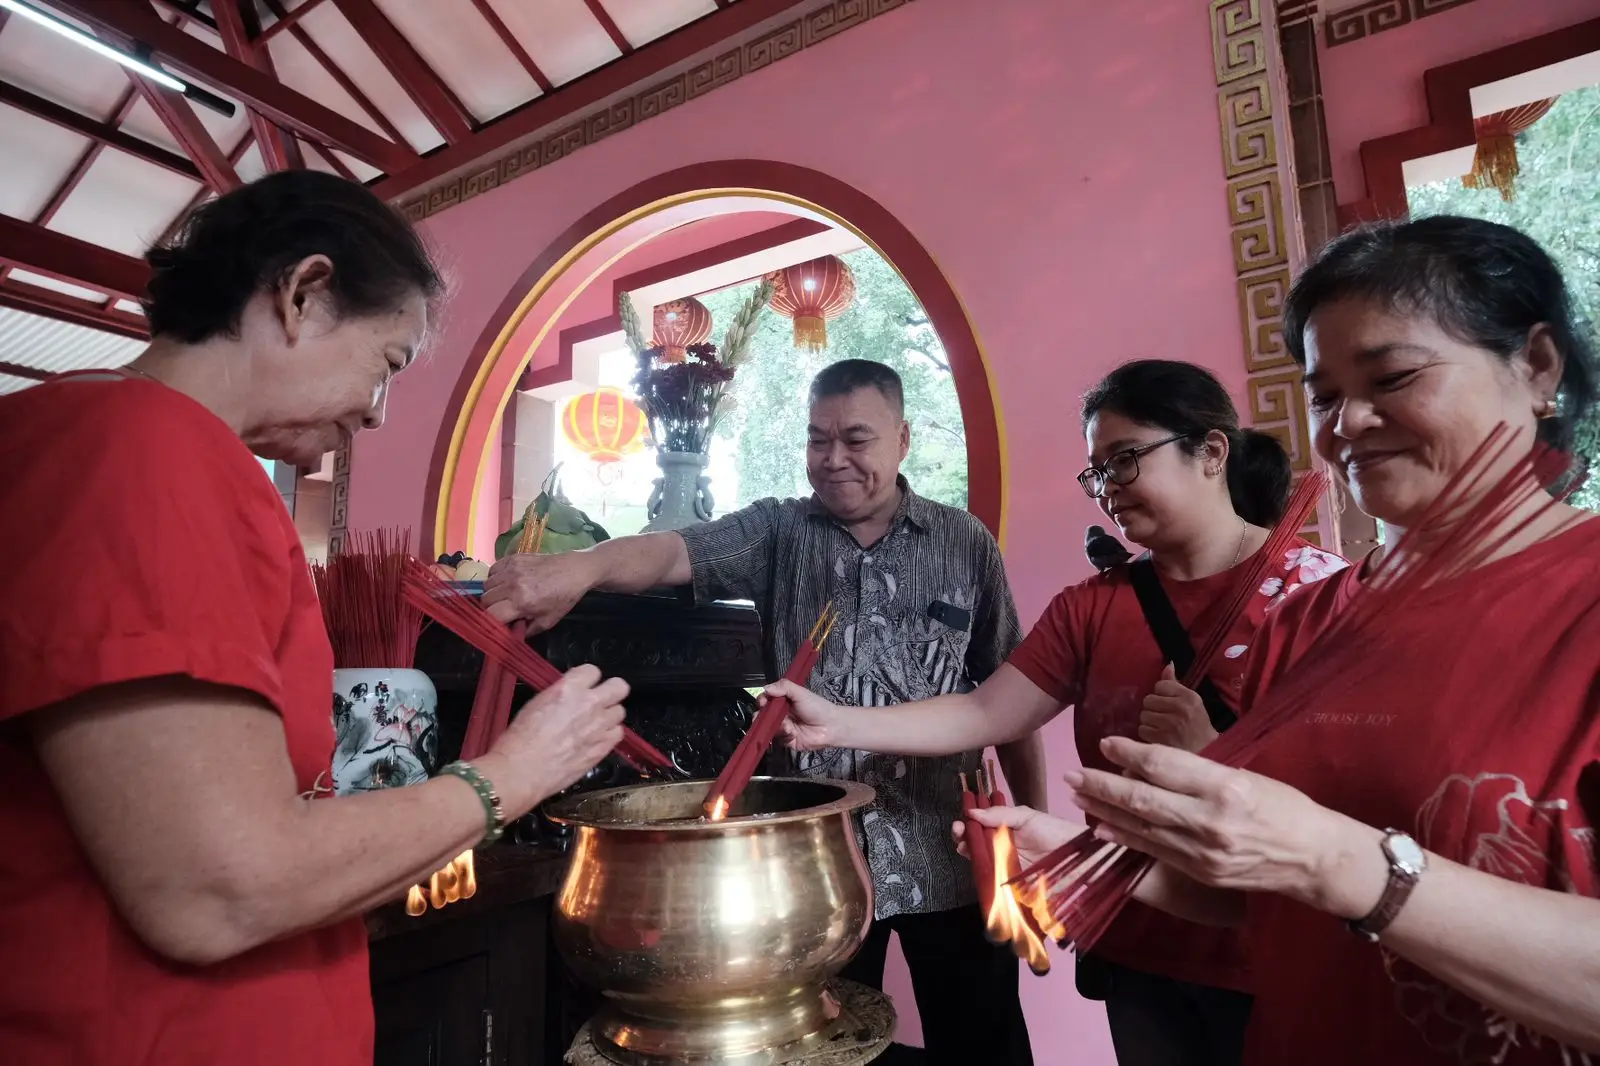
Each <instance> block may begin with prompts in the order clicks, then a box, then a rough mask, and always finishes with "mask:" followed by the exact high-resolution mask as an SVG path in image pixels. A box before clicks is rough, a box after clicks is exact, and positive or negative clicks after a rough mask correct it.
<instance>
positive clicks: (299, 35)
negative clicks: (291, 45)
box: [262, 0, 407, 147]
mask: <svg viewBox="0 0 1600 1066" xmlns="http://www.w3.org/2000/svg"><path fill="white" fill-rule="evenodd" d="M320 2H322V0H311V2H310V3H305V4H301V5H300V6H299V7H297V8H295V9H294V10H293V11H285V10H284V8H283V4H281V3H279V0H266V5H267V10H268V11H270V12H272V13H273V15H275V16H276V17H277V18H278V20H279V21H277V22H274V23H273V24H272V27H271V28H272V29H276V28H278V27H279V26H282V25H287V26H288V29H289V36H291V37H293V38H294V39H295V41H296V43H298V44H299V45H300V47H301V48H304V49H305V50H306V54H307V55H309V56H310V57H311V58H312V59H314V60H316V61H317V62H318V63H319V64H321V66H322V69H323V70H325V71H327V72H328V77H330V78H332V79H333V80H334V81H336V82H338V83H339V88H341V89H343V90H344V91H345V92H346V93H349V94H350V99H352V100H354V101H355V102H356V106H357V107H359V108H361V110H362V111H364V112H366V115H367V117H368V118H370V119H371V120H372V121H373V124H374V125H376V126H377V127H378V128H379V129H380V130H382V131H383V132H384V133H386V134H387V135H388V136H389V137H390V138H391V139H392V140H393V141H394V142H395V143H396V144H406V143H407V141H406V139H405V137H404V136H403V135H402V134H401V133H400V130H399V127H397V126H396V125H395V124H394V123H393V122H390V121H389V117H388V116H387V115H385V114H384V113H383V112H382V111H379V110H378V109H377V107H376V106H374V105H373V103H372V101H371V100H370V99H368V97H367V94H366V93H364V92H362V91H361V86H359V85H357V84H356V83H355V82H354V81H351V80H350V75H348V74H346V73H345V72H344V70H343V69H341V68H340V67H339V65H338V64H337V63H335V62H334V61H333V60H331V59H329V58H328V53H326V52H324V51H323V50H322V48H321V46H320V45H318V44H317V42H316V41H314V40H312V39H311V35H310V34H309V33H307V32H306V31H305V27H303V26H299V25H296V23H295V16H297V15H299V14H301V13H303V12H304V11H306V10H307V9H309V8H312V7H315V6H316V5H317V4H318V3H320ZM269 32H270V31H269ZM267 36H268V34H267V33H263V34H262V38H263V39H265V38H266V37H267ZM334 147H338V146H337V145H335V146H334Z"/></svg>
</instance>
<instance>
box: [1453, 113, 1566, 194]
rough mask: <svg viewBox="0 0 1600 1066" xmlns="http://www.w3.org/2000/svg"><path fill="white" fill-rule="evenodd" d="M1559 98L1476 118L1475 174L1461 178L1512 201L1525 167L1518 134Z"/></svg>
mask: <svg viewBox="0 0 1600 1066" xmlns="http://www.w3.org/2000/svg"><path fill="white" fill-rule="evenodd" d="M1555 102H1556V101H1555V98H1554V97H1551V98H1550V99H1549V100H1535V101H1534V102H1533V103H1531V104H1522V105H1520V106H1518V107H1512V108H1507V109H1506V110H1504V111H1496V112H1495V113H1494V114H1492V115H1484V116H1483V117H1482V118H1479V119H1474V120H1473V123H1472V126H1473V135H1474V138H1475V139H1476V140H1477V142H1478V146H1477V150H1476V151H1474V152H1473V153H1472V172H1471V173H1469V174H1467V175H1466V176H1465V177H1463V178H1462V179H1461V184H1463V185H1465V186H1466V187H1467V188H1469V189H1488V188H1493V189H1499V190H1500V199H1502V200H1504V201H1506V202H1507V203H1510V202H1511V198H1512V197H1513V196H1514V195H1515V194H1516V184H1517V175H1518V174H1520V173H1522V164H1521V163H1520V162H1518V160H1517V134H1519V133H1523V132H1526V131H1527V130H1529V129H1531V128H1532V127H1533V124H1534V123H1535V122H1538V121H1539V120H1540V119H1541V118H1544V117H1545V115H1547V114H1549V113H1550V109H1551V108H1552V107H1554V106H1555Z"/></svg>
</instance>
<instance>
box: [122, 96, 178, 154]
mask: <svg viewBox="0 0 1600 1066" xmlns="http://www.w3.org/2000/svg"><path fill="white" fill-rule="evenodd" d="M121 128H122V129H123V130H125V131H126V132H128V133H131V134H133V135H134V136H135V137H138V138H140V139H141V140H146V141H149V142H150V143H151V144H155V145H160V146H161V147H162V148H165V149H166V150H167V151H169V152H176V153H177V154H178V155H181V156H184V157H185V158H188V157H187V155H186V153H185V152H184V150H183V148H182V146H181V145H179V144H178V139H177V138H176V137H174V136H173V135H172V131H171V130H169V129H167V124H166V123H165V122H162V121H161V116H160V115H157V114H156V112H155V109H154V108H153V107H151V106H150V101H148V100H146V99H145V98H144V97H143V96H140V97H139V99H137V100H135V101H134V102H133V107H131V108H129V109H128V117H127V118H125V119H123V120H122V127H121Z"/></svg>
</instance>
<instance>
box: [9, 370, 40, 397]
mask: <svg viewBox="0 0 1600 1066" xmlns="http://www.w3.org/2000/svg"><path fill="white" fill-rule="evenodd" d="M37 384H39V383H38V382H37V381H34V380H32V379H31V378H17V377H12V376H11V375H10V374H0V396H6V395H9V394H10V393H13V392H21V391H22V390H23V389H26V388H30V387H31V386H34V385H37Z"/></svg>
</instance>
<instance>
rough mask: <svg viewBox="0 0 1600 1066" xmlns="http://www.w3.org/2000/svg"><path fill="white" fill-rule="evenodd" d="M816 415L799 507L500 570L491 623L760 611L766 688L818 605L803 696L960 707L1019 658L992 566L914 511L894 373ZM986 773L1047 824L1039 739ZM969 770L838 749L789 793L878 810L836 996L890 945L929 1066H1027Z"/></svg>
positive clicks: (967, 761)
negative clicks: (979, 848)
mask: <svg viewBox="0 0 1600 1066" xmlns="http://www.w3.org/2000/svg"><path fill="white" fill-rule="evenodd" d="M810 400H811V406H810V426H809V428H808V430H807V433H808V441H807V447H806V469H807V474H808V476H809V479H810V482H811V487H812V489H813V495H812V496H811V497H810V498H808V499H792V500H771V499H768V500H760V501H758V502H756V503H754V504H751V505H750V506H749V507H746V508H744V509H743V510H741V511H736V512H734V513H733V514H730V515H728V516H726V517H724V518H720V519H718V520H716V521H714V522H709V523H706V524H704V525H698V526H691V527H689V528H686V529H683V530H679V531H677V532H671V533H650V534H644V535H641V536H634V537H620V538H618V539H615V540H610V541H606V542H604V543H602V544H600V545H598V546H597V547H595V548H593V549H590V550H588V551H583V552H572V553H567V554H562V555H555V556H539V555H513V556H508V557H507V558H505V559H502V560H500V561H499V562H498V563H496V564H495V566H494V569H493V571H492V572H491V573H490V575H489V580H488V583H487V585H486V588H485V593H484V603H485V604H486V605H488V606H489V607H490V609H491V610H492V611H493V613H494V614H496V616H497V617H500V618H502V619H505V620H511V619H514V618H525V619H528V620H529V621H530V622H531V623H532V624H533V625H535V626H536V627H548V626H550V625H553V624H554V623H555V622H556V621H557V620H559V619H560V618H561V617H562V616H563V615H564V614H566V612H567V611H568V610H570V609H571V607H572V606H573V604H575V603H577V601H578V599H579V598H580V597H581V596H582V595H583V594H584V593H586V592H589V591H590V590H593V589H603V590H606V591H611V592H642V591H644V590H646V589H650V588H654V587H657V586H661V585H672V584H689V583H691V582H692V583H693V585H694V591H695V595H696V597H697V598H699V599H704V600H719V599H721V600H731V599H742V600H750V601H752V602H754V603H755V605H756V607H757V609H758V610H759V611H760V613H761V618H762V622H763V638H764V649H763V651H764V656H765V660H766V670H767V674H768V676H769V677H773V678H776V677H778V676H780V675H781V674H782V672H783V670H784V669H785V667H786V666H787V664H788V663H789V661H790V660H791V659H792V658H793V656H794V653H795V650H796V649H797V648H798V647H799V646H800V643H801V641H803V640H804V639H805V637H806V634H807V633H808V632H810V630H811V627H812V625H813V624H814V623H815V621H816V619H817V617H818V615H820V614H821V613H822V609H823V607H824V605H826V604H829V603H831V604H832V605H833V607H834V609H835V610H836V611H837V612H838V614H839V620H838V623H837V624H836V625H835V627H834V630H833V634H832V636H831V637H830V638H829V640H828V642H827V644H826V645H825V647H824V649H823V654H822V658H821V661H820V662H819V663H818V664H817V667H816V669H815V671H814V672H813V673H812V675H811V680H810V686H811V687H812V688H813V689H815V690H816V691H817V692H819V693H821V694H822V695H824V696H826V697H827V698H829V699H830V700H833V701H834V702H837V703H845V704H851V705H855V706H859V707H882V706H887V705H890V704H897V703H909V702H913V701H916V700H921V699H927V698H929V697H931V696H937V695H941V694H944V693H948V692H957V691H968V690H970V689H972V688H973V687H975V686H976V685H977V683H978V682H980V681H982V680H983V679H984V678H986V677H987V676H988V675H989V674H991V673H993V672H994V671H995V669H996V668H998V667H999V665H1000V664H1001V663H1002V662H1004V661H1005V660H1006V657H1007V656H1008V655H1010V653H1011V651H1012V649H1013V648H1015V647H1016V645H1017V644H1018V642H1019V641H1020V639H1021V630H1020V627H1019V625H1018V622H1017V612H1016V608H1015V606H1014V605H1013V603H1012V600H1011V591H1010V587H1009V585H1008V584H1007V582H1006V576H1005V570H1004V567H1003V566H1002V564H1001V560H1000V549H999V546H998V545H997V544H996V543H995V540H994V538H993V537H992V536H991V535H990V534H989V531H988V530H987V529H985V528H984V526H983V524H982V523H980V522H979V521H978V520H977V519H976V518H974V517H973V516H972V515H971V514H970V513H968V512H966V511H963V510H958V509H956V508H953V507H947V506H945V505H943V504H939V503H935V502H933V501H932V500H927V499H924V498H922V497H920V496H918V495H917V494H916V493H915V492H913V491H912V490H911V486H910V485H909V484H907V482H906V479H905V478H904V477H902V476H901V474H900V464H901V463H902V462H903V461H904V460H905V457H906V454H907V452H908V451H909V449H910V444H911V430H910V425H909V423H908V422H907V421H906V418H905V410H904V399H903V392H902V389H901V383H900V378H899V376H898V375H897V374H895V372H894V371H893V370H891V369H890V368H889V367H887V366H884V365H883V364H881V363H874V362H870V361H867V360H860V359H847V360H843V361H841V362H838V363H834V364H833V365H831V366H829V367H828V368H826V369H825V370H823V371H822V372H821V373H820V374H818V375H817V377H816V379H815V380H814V381H813V382H812V386H811V397H810ZM998 754H999V757H1000V762H1001V768H1002V770H1003V771H1004V772H1005V776H1006V779H1007V781H1008V782H1010V783H1011V786H1012V788H1013V790H1014V791H1015V792H1016V800H1017V802H1018V803H1024V804H1027V805H1029V806H1034V807H1043V805H1044V804H1045V782H1044V757H1043V746H1042V742H1041V741H1040V739H1039V738H1038V736H1037V735H1035V736H1032V737H1029V738H1028V739H1026V740H1023V741H1019V742H1017V743H1015V744H1011V745H1007V746H1005V747H1002V748H1000V749H998ZM981 755H982V753H981V752H976V751H974V752H967V753H964V754H962V755H956V756H949V757H943V758H905V757H901V756H896V755H879V754H875V753H872V752H865V751H845V750H837V749H835V750H826V751H817V752H805V753H801V754H798V755H796V756H794V758H795V760H796V762H797V766H796V769H797V770H798V771H799V772H800V773H802V774H808V775H813V776H820V777H829V778H835V779H843V780H851V781H861V782H864V783H865V784H868V785H871V786H872V787H873V788H874V789H876V790H877V802H876V803H875V804H874V805H873V806H872V807H870V808H868V809H867V810H866V811H864V812H863V813H862V814H861V815H860V816H859V828H860V830H861V839H862V842H863V845H864V847H865V850H866V856H867V865H868V867H869V868H870V870H871V872H872V881H873V888H874V893H875V897H876V901H877V908H876V921H875V922H874V924H873V928H872V931H871V933H870V934H869V937H868V941H867V944H866V946H865V947H864V948H863V949H862V951H861V952H860V954H858V955H857V957H856V958H855V960H854V961H853V962H852V963H851V965H850V968H849V969H848V970H846V971H845V973H844V974H843V976H844V977H846V978H847V979H852V980H856V981H860V982H862V983H863V984H867V985H871V986H873V987H875V988H876V987H882V982H883V969H884V959H885V955H886V952H887V950H888V944H889V937H890V935H891V934H898V936H899V938H900V945H901V950H902V951H903V952H904V954H905V957H906V962H907V964H908V966H909V967H910V969H911V974H912V981H913V985H914V987H915V989H916V998H917V1009H918V1014H919V1015H920V1016H921V1021H922V1030H923V1039H924V1042H925V1044H926V1046H927V1050H928V1053H929V1056H930V1058H932V1059H933V1061H935V1062H936V1063H945V1062H948V1063H952V1064H954V1063H961V1064H970V1063H974V1062H983V1063H986V1064H995V1066H1029V1064H1031V1063H1032V1055H1031V1052H1030V1050H1029V1045H1028V1035H1027V1027H1026V1025H1025V1024H1024V1021H1023V1017H1022V1007H1021V1003H1020V1001H1019V999H1018V995H1017V982H1018V974H1019V971H1018V964H1017V961H1016V959H1015V958H1014V957H1013V956H1012V954H1011V952H1010V950H1009V948H1008V947H1005V946H1000V947H996V946H994V945H991V944H990V943H989V942H988V941H987V940H986V939H985V938H984V935H983V917H982V915H980V914H979V911H978V904H977V902H976V899H977V897H976V892H975V891H974V885H973V880H972V874H971V870H970V868H969V867H968V866H967V864H966V862H965V860H963V859H961V858H960V856H958V855H957V854H956V852H955V849H954V847H953V845H952V843H951V840H950V825H951V823H952V822H953V821H955V820H957V819H958V818H959V817H960V814H961V801H960V784H959V780H958V775H959V774H960V773H962V772H966V773H968V774H970V773H971V772H972V771H974V770H976V769H977V767H978V764H979V761H980V758H981Z"/></svg>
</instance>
